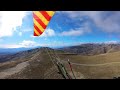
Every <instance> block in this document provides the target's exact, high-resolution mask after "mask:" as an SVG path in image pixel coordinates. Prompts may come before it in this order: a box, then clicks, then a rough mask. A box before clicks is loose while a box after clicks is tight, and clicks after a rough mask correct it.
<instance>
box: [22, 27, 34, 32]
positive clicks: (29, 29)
mask: <svg viewBox="0 0 120 90" xmlns="http://www.w3.org/2000/svg"><path fill="white" fill-rule="evenodd" d="M21 31H22V32H30V31H32V29H31V28H27V29H23V30H21Z"/></svg>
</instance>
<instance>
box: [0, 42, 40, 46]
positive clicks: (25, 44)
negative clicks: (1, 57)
mask: <svg viewBox="0 0 120 90" xmlns="http://www.w3.org/2000/svg"><path fill="white" fill-rule="evenodd" d="M36 46H40V44H38V43H36V42H35V41H31V40H23V41H22V42H21V43H19V44H4V45H2V44H0V48H21V47H24V48H30V47H36Z"/></svg>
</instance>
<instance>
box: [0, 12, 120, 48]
mask: <svg viewBox="0 0 120 90" xmlns="http://www.w3.org/2000/svg"><path fill="white" fill-rule="evenodd" d="M119 41H120V11H56V13H55V14H54V16H53V17H52V19H51V21H50V22H49V24H48V26H47V28H46V30H45V32H44V33H43V34H42V35H41V36H38V37H34V36H33V13H32V11H0V48H21V47H25V48H30V47H37V46H48V47H61V46H73V45H79V44H82V43H103V42H104V43H117V42H119Z"/></svg>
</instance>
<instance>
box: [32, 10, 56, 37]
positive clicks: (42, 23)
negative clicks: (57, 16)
mask: <svg viewBox="0 0 120 90" xmlns="http://www.w3.org/2000/svg"><path fill="white" fill-rule="evenodd" d="M54 13H55V11H33V22H34V36H40V35H41V34H42V33H43V32H44V31H45V29H46V27H47V25H48V24H49V22H50V20H51V18H52V16H53V15H54Z"/></svg>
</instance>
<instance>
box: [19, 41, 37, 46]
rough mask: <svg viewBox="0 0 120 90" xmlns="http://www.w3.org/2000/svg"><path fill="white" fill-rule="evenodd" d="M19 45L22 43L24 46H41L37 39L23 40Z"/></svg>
mask: <svg viewBox="0 0 120 90" xmlns="http://www.w3.org/2000/svg"><path fill="white" fill-rule="evenodd" d="M19 45H21V46H22V47H35V46H39V44H37V43H36V42H35V41H31V40H23V42H22V43H19Z"/></svg>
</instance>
